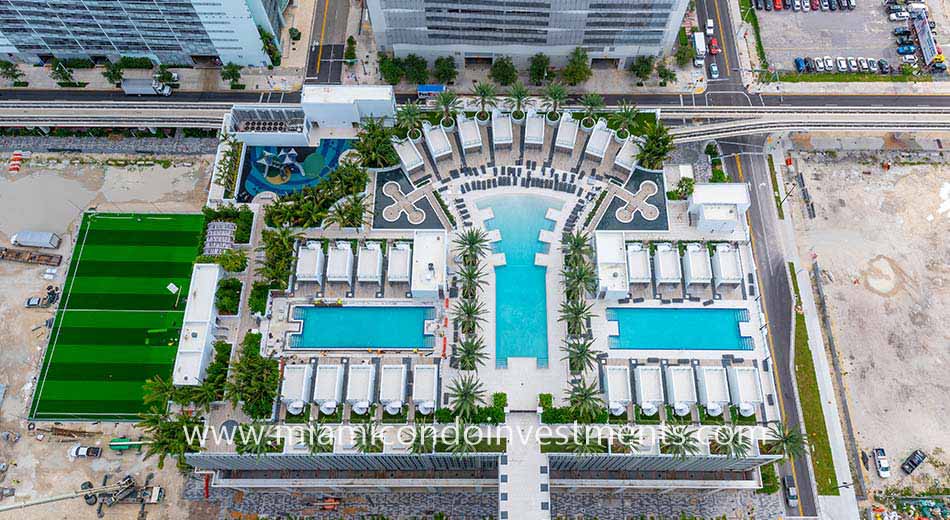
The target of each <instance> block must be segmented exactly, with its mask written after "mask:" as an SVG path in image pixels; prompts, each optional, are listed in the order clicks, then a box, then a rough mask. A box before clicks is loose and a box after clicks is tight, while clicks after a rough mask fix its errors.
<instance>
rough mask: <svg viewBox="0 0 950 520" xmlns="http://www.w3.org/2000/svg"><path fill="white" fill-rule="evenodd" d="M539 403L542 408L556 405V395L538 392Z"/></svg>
mask: <svg viewBox="0 0 950 520" xmlns="http://www.w3.org/2000/svg"><path fill="white" fill-rule="evenodd" d="M538 404H539V405H540V406H541V408H542V409H544V410H547V409H548V408H551V407H552V406H553V405H554V396H553V395H551V394H538Z"/></svg>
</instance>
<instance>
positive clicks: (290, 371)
mask: <svg viewBox="0 0 950 520" xmlns="http://www.w3.org/2000/svg"><path fill="white" fill-rule="evenodd" d="M312 381H313V365H310V364H296V365H285V366H284V380H283V381H282V382H281V384H280V400H281V401H283V402H284V406H286V407H287V413H289V414H291V415H300V414H301V413H303V411H304V410H305V409H306V408H307V405H309V403H310V396H312V395H313V391H312V389H311V388H310V385H311V383H312Z"/></svg>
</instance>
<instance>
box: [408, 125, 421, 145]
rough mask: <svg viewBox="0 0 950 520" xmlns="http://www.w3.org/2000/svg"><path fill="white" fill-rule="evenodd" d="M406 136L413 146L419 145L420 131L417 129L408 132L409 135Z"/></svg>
mask: <svg viewBox="0 0 950 520" xmlns="http://www.w3.org/2000/svg"><path fill="white" fill-rule="evenodd" d="M406 135H407V137H409V140H410V141H412V142H413V144H419V143H420V142H421V141H422V131H421V130H419V129H418V128H413V129H411V130H409V133H408V134H406Z"/></svg>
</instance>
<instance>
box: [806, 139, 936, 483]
mask: <svg viewBox="0 0 950 520" xmlns="http://www.w3.org/2000/svg"><path fill="white" fill-rule="evenodd" d="M798 159H799V160H798V165H799V169H800V171H801V172H802V173H803V175H804V178H805V185H806V186H807V188H808V190H809V192H810V193H811V195H812V197H813V199H814V201H815V210H816V214H817V218H815V219H814V220H809V219H808V218H807V217H803V216H802V214H801V212H800V211H799V212H798V214H797V215H796V226H797V231H798V234H799V239H798V244H799V248H800V251H799V253H800V255H801V257H802V258H810V257H811V255H812V254H815V255H817V260H818V262H819V264H820V266H821V268H822V269H823V271H824V272H825V273H826V275H825V276H824V278H823V279H824V288H825V292H826V296H827V299H828V305H829V308H830V311H831V320H832V323H833V333H834V336H835V340H836V344H837V348H838V350H839V353H840V357H841V366H842V371H843V373H844V381H845V386H846V388H847V392H848V396H849V403H850V407H851V415H852V422H853V426H854V430H855V435H856V437H857V441H858V448H859V449H861V450H864V451H868V452H869V451H870V450H871V449H872V448H874V447H883V448H884V449H885V450H886V451H887V453H888V456H889V459H890V462H891V466H892V469H891V477H890V479H888V480H882V479H880V478H879V477H878V476H877V474H876V473H875V471H874V468H873V461H872V462H871V470H870V471H866V472H865V478H866V480H868V482H869V485H870V489H871V490H881V489H883V488H884V487H886V486H894V485H897V486H901V487H903V486H908V485H913V486H915V487H918V488H923V487H926V486H927V485H928V484H929V483H930V479H931V478H934V477H936V478H938V479H941V480H942V481H943V482H944V483H945V482H947V479H948V478H950V470H948V468H947V463H948V462H950V453H947V451H948V450H950V435H948V434H947V430H946V426H947V416H948V415H950V404H948V403H950V378H948V377H947V371H948V369H950V350H948V345H950V332H948V329H947V324H948V323H950V264H948V262H947V259H948V258H950V239H948V237H950V200H948V199H950V164H948V163H943V164H913V163H914V162H917V161H915V160H914V157H912V156H911V157H907V156H905V159H904V162H903V164H901V165H896V166H893V167H892V168H891V169H890V171H888V172H885V171H884V170H883V168H882V167H881V162H880V158H875V157H874V156H870V155H867V154H861V153H854V154H842V153H839V154H838V158H834V159H831V158H828V157H818V156H816V155H813V154H804V155H802V154H799V155H798ZM918 159H921V160H923V159H924V157H923V156H922V157H920V158H918ZM943 160H946V159H943ZM941 191H943V193H942V194H941ZM799 209H800V208H799ZM918 448H919V449H921V450H923V451H924V452H925V453H927V455H928V457H929V460H928V463H926V464H925V465H924V466H922V467H921V468H920V469H918V471H917V472H916V473H915V474H914V475H913V477H907V476H906V475H904V473H903V472H902V471H901V470H900V467H899V466H900V464H901V462H902V461H903V460H904V458H905V457H906V456H907V455H909V454H910V452H911V451H913V450H914V449H918Z"/></svg>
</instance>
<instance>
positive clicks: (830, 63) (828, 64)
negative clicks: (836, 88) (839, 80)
mask: <svg viewBox="0 0 950 520" xmlns="http://www.w3.org/2000/svg"><path fill="white" fill-rule="evenodd" d="M822 60H823V61H824V62H825V70H827V71H828V72H834V70H835V61H834V60H833V59H831V56H825V57H824V58H822Z"/></svg>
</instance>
